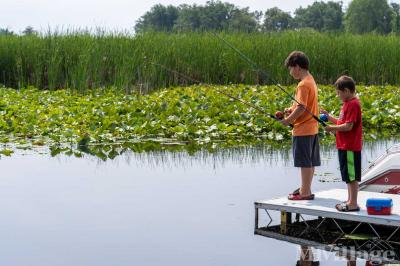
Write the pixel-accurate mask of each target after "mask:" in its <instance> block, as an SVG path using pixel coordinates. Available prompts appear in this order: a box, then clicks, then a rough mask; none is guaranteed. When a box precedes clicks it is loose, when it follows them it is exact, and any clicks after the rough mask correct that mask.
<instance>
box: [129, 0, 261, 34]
mask: <svg viewBox="0 0 400 266" xmlns="http://www.w3.org/2000/svg"><path fill="white" fill-rule="evenodd" d="M168 8H169V9H168ZM260 16H261V12H258V11H256V12H250V11H249V8H238V7H236V6H235V5H233V4H230V3H223V2H221V1H214V0H212V1H208V2H207V3H206V5H204V6H202V5H196V4H194V5H192V6H191V5H187V4H184V5H180V6H179V7H173V6H169V7H165V6H162V5H156V6H154V7H152V9H151V10H150V11H149V12H147V13H146V14H145V15H143V16H142V17H141V18H140V19H139V20H138V21H137V24H136V26H135V30H136V31H137V32H140V31H146V30H156V31H172V30H177V31H187V30H218V31H221V30H228V31H246V32H250V31H256V30H257V29H258V26H259V19H260Z"/></svg>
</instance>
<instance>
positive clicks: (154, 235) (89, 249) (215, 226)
mask: <svg viewBox="0 0 400 266" xmlns="http://www.w3.org/2000/svg"><path fill="white" fill-rule="evenodd" d="M392 144H393V142H392V141H388V142H376V143H371V144H366V145H365V149H364V152H363V161H364V166H366V162H367V161H370V160H372V159H374V158H375V157H377V156H378V155H380V154H381V153H382V152H383V151H384V150H385V149H386V148H388V147H389V146H391V145H392ZM322 157H323V166H322V167H319V168H318V169H317V173H316V174H317V176H316V177H315V179H314V183H313V184H314V185H313V189H314V191H317V190H324V189H330V188H337V187H340V188H345V185H344V184H342V183H341V182H320V181H319V180H320V179H322V178H325V179H328V180H331V181H332V180H334V179H335V178H337V177H338V175H339V172H338V169H337V168H338V163H337V158H336V150H335V148H334V147H333V146H329V147H324V149H323V152H322ZM0 169H1V172H2V174H1V178H0V210H1V219H0V236H1V238H0V241H1V248H0V250H1V252H0V265H41V266H45V265H49V266H50V265H51V266H54V265H57V266H58V265H96V266H98V265H118V266H119V265H121V266H122V265H124V266H125V265H185V266H186V265H296V261H297V259H298V256H299V254H300V253H299V246H297V245H293V244H289V243H285V242H280V241H277V240H273V239H269V238H265V237H261V236H255V235H254V234H253V227H254V207H253V202H254V201H255V200H259V199H269V198H271V197H277V196H283V195H286V194H287V193H288V192H289V191H292V190H293V189H294V188H296V187H298V185H299V181H300V178H299V172H298V170H297V169H295V168H293V167H292V158H291V156H290V152H289V151H288V150H283V151H276V150H271V149H270V148H267V147H253V148H237V149H224V150H221V151H217V152H215V153H207V152H197V153H196V154H195V155H193V156H189V155H188V154H187V153H185V152H181V153H172V152H149V153H141V154H135V153H130V154H124V155H123V156H120V157H117V158H116V159H115V160H110V161H106V162H103V161H101V160H99V159H96V158H95V157H85V158H73V157H66V156H63V155H59V156H57V157H51V156H49V155H46V154H38V153H37V152H23V153H21V152H18V153H16V154H14V155H13V156H12V157H7V158H4V157H2V158H1V160H0ZM329 173H333V175H332V174H329ZM321 254H322V255H321ZM320 256H322V257H323V258H322V259H321V265H346V262H345V261H344V260H342V259H340V258H338V257H335V256H334V255H332V254H330V253H328V252H324V253H321V252H320ZM357 265H364V261H362V260H359V261H358V264H357Z"/></svg>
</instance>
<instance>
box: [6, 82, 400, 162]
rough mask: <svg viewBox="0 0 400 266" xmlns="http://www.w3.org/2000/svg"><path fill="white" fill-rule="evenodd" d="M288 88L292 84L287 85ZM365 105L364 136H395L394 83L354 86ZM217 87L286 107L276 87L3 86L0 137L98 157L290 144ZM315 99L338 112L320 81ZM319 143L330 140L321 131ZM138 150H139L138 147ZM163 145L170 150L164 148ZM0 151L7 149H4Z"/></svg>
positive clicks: (398, 110) (267, 106)
mask: <svg viewBox="0 0 400 266" xmlns="http://www.w3.org/2000/svg"><path fill="white" fill-rule="evenodd" d="M286 89H287V90H288V91H291V92H293V91H294V87H293V86H289V87H286ZM357 89H358V95H359V96H360V99H361V103H362V105H363V110H364V129H365V130H364V138H365V140H366V141H368V140H377V139H385V138H390V137H394V136H396V135H398V134H399V133H400V130H399V125H400V96H399V95H398V94H395V95H394V91H395V90H398V88H397V87H395V86H361V85H359V86H358V87H357ZM218 90H221V91H224V92H226V93H229V94H231V95H234V96H235V97H238V98H240V99H243V100H244V101H247V102H249V103H251V104H254V105H256V106H259V107H260V108H262V109H263V110H265V111H266V112H268V113H271V114H274V113H275V112H276V111H277V110H283V109H284V108H285V107H287V106H289V105H290V104H291V101H290V98H289V97H287V96H286V95H284V94H283V93H281V92H280V91H279V90H278V89H277V88H276V87H275V86H248V85H230V86H201V85H194V86H187V87H171V88H168V89H163V90H158V91H155V92H153V93H149V94H145V95H141V94H138V93H133V94H126V93H125V92H123V91H121V90H118V89H112V88H110V89H93V90H91V91H90V92H88V93H87V94H81V93H78V92H76V91H73V90H67V89H64V90H54V91H49V90H39V89H36V88H33V87H28V88H23V89H20V90H16V89H10V88H1V89H0V115H1V119H0V142H1V143H2V145H3V147H11V146H15V148H17V149H28V148H31V147H35V146H46V147H49V148H50V153H51V154H52V155H56V154H59V153H66V154H69V155H75V156H82V155H83V153H88V154H92V155H96V156H97V157H100V158H102V159H103V160H106V159H107V158H109V159H112V158H114V157H115V156H118V154H120V153H121V152H123V151H126V150H132V151H135V149H136V152H142V151H146V150H152V149H178V150H179V149H184V150H185V149H186V150H187V151H188V152H189V153H193V152H195V151H196V150H199V149H202V148H206V149H209V150H210V151H212V150H213V149H215V148H217V147H218V148H222V147H232V146H236V145H252V144H254V145H256V144H268V145H272V146H274V145H275V146H276V147H282V146H287V145H289V144H290V139H291V134H290V128H287V127H283V126H282V125H281V124H280V123H278V122H276V121H275V120H273V119H271V118H269V117H267V116H266V115H264V114H261V113H259V112H258V111H257V110H255V109H253V108H249V107H248V106H246V105H243V104H241V103H240V102H237V101H234V100H232V99H230V98H228V97H226V96H224V95H221V94H219V93H218V92H217V91H218ZM319 104H320V106H321V107H322V108H324V109H326V110H328V111H329V112H331V113H332V114H334V115H336V116H337V114H338V112H339V110H340V102H339V100H338V99H337V96H336V92H335V90H334V88H333V87H332V86H322V85H321V86H319ZM320 134H321V138H322V142H323V143H324V142H325V143H330V142H332V141H333V137H332V136H330V135H326V134H325V132H323V130H320ZM140 147H141V148H140ZM166 147H168V148H166ZM0 153H1V154H3V155H11V154H12V149H9V148H4V149H3V150H2V151H0Z"/></svg>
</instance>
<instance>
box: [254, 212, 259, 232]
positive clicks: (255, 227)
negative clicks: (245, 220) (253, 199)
mask: <svg viewBox="0 0 400 266" xmlns="http://www.w3.org/2000/svg"><path fill="white" fill-rule="evenodd" d="M254 210H255V221H254V231H256V230H257V229H258V208H257V207H256V208H255V209H254Z"/></svg>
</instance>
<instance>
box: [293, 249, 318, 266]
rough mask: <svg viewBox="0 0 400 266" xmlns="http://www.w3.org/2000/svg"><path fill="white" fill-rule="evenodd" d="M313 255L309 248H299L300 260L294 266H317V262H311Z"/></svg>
mask: <svg viewBox="0 0 400 266" xmlns="http://www.w3.org/2000/svg"><path fill="white" fill-rule="evenodd" d="M313 260H314V255H313V253H312V249H311V247H309V246H301V248H300V260H298V261H297V262H296V266H319V261H313Z"/></svg>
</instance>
